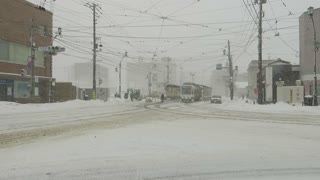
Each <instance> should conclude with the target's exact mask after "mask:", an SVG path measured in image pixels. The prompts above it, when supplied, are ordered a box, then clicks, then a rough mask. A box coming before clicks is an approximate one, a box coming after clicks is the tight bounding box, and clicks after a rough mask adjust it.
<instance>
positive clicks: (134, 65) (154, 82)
mask: <svg viewBox="0 0 320 180" xmlns="http://www.w3.org/2000/svg"><path fill="white" fill-rule="evenodd" d="M126 71H127V87H128V88H130V89H139V90H140V92H141V94H144V95H152V96H160V95H161V93H164V92H165V86H166V85H167V84H180V83H179V82H178V81H177V65H176V64H175V63H174V62H173V61H172V60H171V59H170V58H162V59H161V60H154V61H153V62H143V61H140V62H130V63H127V66H126Z"/></svg>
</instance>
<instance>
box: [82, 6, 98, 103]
mask: <svg viewBox="0 0 320 180" xmlns="http://www.w3.org/2000/svg"><path fill="white" fill-rule="evenodd" d="M85 6H87V7H89V8H90V9H91V10H92V12H93V79H92V99H93V100H96V99H97V82H96V81H97V80H96V73H97V72H96V67H97V48H98V45H97V42H96V41H97V37H96V24H97V20H96V15H97V13H96V11H97V7H99V8H100V6H99V5H97V4H96V3H86V4H85ZM100 9H101V8H100ZM100 13H101V12H100Z"/></svg>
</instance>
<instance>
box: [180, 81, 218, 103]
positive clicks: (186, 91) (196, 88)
mask: <svg viewBox="0 0 320 180" xmlns="http://www.w3.org/2000/svg"><path fill="white" fill-rule="evenodd" d="M211 92H212V88H210V87H207V86H204V85H199V84H196V83H184V84H183V85H182V87H181V101H182V102H189V103H193V102H196V101H201V100H203V101H207V100H210V97H211Z"/></svg>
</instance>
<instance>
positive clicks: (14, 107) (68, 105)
mask: <svg viewBox="0 0 320 180" xmlns="http://www.w3.org/2000/svg"><path fill="white" fill-rule="evenodd" d="M139 103H143V102H131V101H128V100H123V99H110V100H109V101H107V102H104V101H101V100H90V101H83V100H72V101H67V102H57V103H47V104H19V103H14V102H3V101H0V114H9V113H23V112H41V111H50V110H62V109H70V110H72V109H77V108H85V107H103V106H116V105H122V104H126V105H137V104H139Z"/></svg>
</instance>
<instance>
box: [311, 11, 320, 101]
mask: <svg viewBox="0 0 320 180" xmlns="http://www.w3.org/2000/svg"><path fill="white" fill-rule="evenodd" d="M311 20H312V25H313V38H314V70H313V71H314V91H313V105H314V106H318V86H317V84H318V82H317V81H318V80H317V51H318V48H317V34H316V27H315V25H314V19H313V15H312V16H311Z"/></svg>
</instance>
